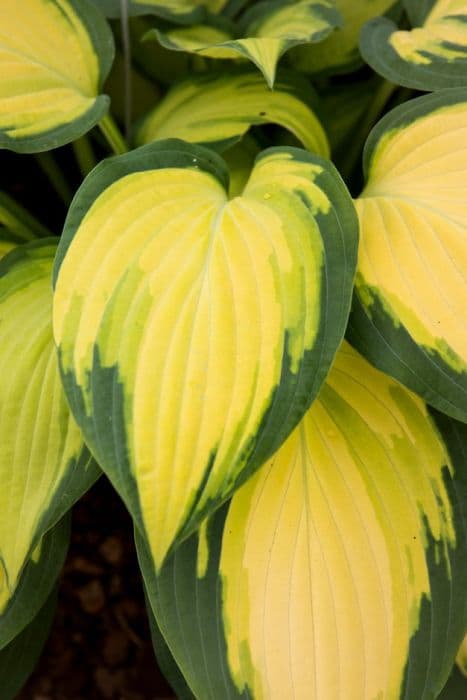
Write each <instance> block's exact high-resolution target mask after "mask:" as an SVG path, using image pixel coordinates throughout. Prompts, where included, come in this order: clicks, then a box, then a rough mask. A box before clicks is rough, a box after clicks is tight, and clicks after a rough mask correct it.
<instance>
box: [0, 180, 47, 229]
mask: <svg viewBox="0 0 467 700" xmlns="http://www.w3.org/2000/svg"><path fill="white" fill-rule="evenodd" d="M0 223H1V224H3V226H5V227H6V228H7V229H8V230H9V231H11V233H14V234H16V235H17V236H18V237H19V238H22V239H23V240H25V241H32V240H34V239H35V238H38V237H39V238H41V237H43V236H52V233H51V232H50V231H49V229H48V228H46V227H45V226H44V225H43V224H41V223H40V222H39V221H38V220H37V219H36V218H35V217H34V216H32V214H30V213H29V212H28V211H27V209H24V207H22V206H21V205H20V204H18V203H17V202H16V201H15V200H14V199H13V197H10V195H8V194H7V193H6V192H0Z"/></svg>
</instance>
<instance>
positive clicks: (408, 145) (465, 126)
mask: <svg viewBox="0 0 467 700" xmlns="http://www.w3.org/2000/svg"><path fill="white" fill-rule="evenodd" d="M466 155H467V91H466V90H445V91H440V92H438V93H433V94H432V95H427V96H424V97H421V98H418V99H416V100H412V101H410V102H408V103H406V104H404V105H402V106H401V107H398V108H397V109H395V110H393V111H392V112H391V113H390V114H388V115H387V116H386V117H385V118H384V119H382V120H381V122H380V123H379V124H378V125H377V126H376V128H375V129H374V130H373V132H372V134H371V135H370V137H369V139H368V142H367V145H366V148H365V169H366V176H367V185H366V187H365V189H364V190H363V192H362V194H361V196H360V197H359V198H358V200H357V202H356V204H357V211H358V214H359V219H360V228H361V242H360V251H359V262H358V274H357V282H356V290H355V304H354V309H353V314H352V317H351V323H350V329H349V330H350V335H349V337H350V340H351V342H352V343H353V344H354V345H356V346H357V347H358V348H359V349H360V350H361V352H363V353H364V354H365V355H366V356H367V357H368V358H369V359H370V360H371V362H373V363H374V364H375V365H376V366H377V367H379V368H380V369H382V370H384V371H385V372H388V373H389V374H392V375H393V376H395V377H396V378H397V379H399V380H400V381H402V382H403V383H404V384H406V385H407V386H408V387H409V388H411V389H413V390H414V391H416V392H417V393H419V394H420V395H421V396H423V397H424V398H425V400H426V401H428V402H429V403H431V404H432V405H434V406H435V407H437V408H439V409H440V410H441V411H444V412H446V413H448V414H449V415H452V416H454V417H455V418H459V419H460V420H464V421H465V420H467V304H466V299H467V285H466V270H467V236H466V234H467V200H466V197H465V192H466V187H467V158H466Z"/></svg>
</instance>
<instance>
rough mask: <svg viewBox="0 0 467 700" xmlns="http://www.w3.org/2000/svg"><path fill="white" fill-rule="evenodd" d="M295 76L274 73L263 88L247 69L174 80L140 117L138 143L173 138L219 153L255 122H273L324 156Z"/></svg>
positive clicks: (321, 136)
mask: <svg viewBox="0 0 467 700" xmlns="http://www.w3.org/2000/svg"><path fill="white" fill-rule="evenodd" d="M310 93H311V91H310V90H307V91H305V89H304V86H303V84H302V83H301V81H299V80H298V79H297V78H296V76H294V75H292V74H289V73H285V74H283V75H280V76H279V79H278V81H277V83H276V85H275V88H274V90H272V91H271V90H269V88H268V87H267V86H266V85H265V83H264V80H263V79H262V78H261V76H260V75H258V74H257V73H254V72H252V71H240V72H236V73H232V74H219V73H208V74H206V75H200V76H197V77H195V78H190V79H188V80H185V81H183V82H182V83H179V84H178V85H176V86H174V87H173V88H172V90H170V91H169V92H168V94H167V95H166V97H165V98H164V99H163V100H162V101H161V102H160V103H159V104H158V105H157V107H156V108H155V109H154V110H153V111H152V112H150V113H149V114H148V116H147V117H146V118H145V119H144V120H143V122H142V124H141V126H140V128H139V130H138V133H137V135H136V142H137V143H138V145H141V144H146V143H150V142H151V141H156V140H157V139H163V138H168V137H175V138H180V139H184V140H185V141H189V142H191V143H198V144H202V145H205V146H209V147H210V148H214V149H215V150H218V151H223V150H225V149H226V148H228V147H229V146H232V145H233V144H234V143H236V142H237V141H239V140H240V139H241V138H242V136H243V135H244V134H245V133H246V132H247V131H248V129H249V128H250V127H251V126H253V125H255V124H256V125H257V124H271V123H273V124H278V125H280V126H282V127H284V128H285V129H287V130H288V131H290V132H291V133H292V134H294V136H296V138H297V139H298V140H299V141H300V142H301V143H302V144H303V145H304V147H305V148H307V149H308V150H309V151H312V152H314V153H317V154H318V155H322V156H328V155H329V145H328V141H327V138H326V134H325V132H324V129H323V127H322V125H321V123H320V121H319V120H318V118H317V116H316V115H315V113H314V111H313V107H312V105H311V103H310V97H309V95H310Z"/></svg>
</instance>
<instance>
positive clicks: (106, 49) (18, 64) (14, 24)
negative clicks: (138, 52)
mask: <svg viewBox="0 0 467 700" xmlns="http://www.w3.org/2000/svg"><path fill="white" fill-rule="evenodd" d="M113 51H114V48H113V39H112V34H111V31H110V28H109V27H108V25H107V23H106V21H105V20H104V18H103V17H102V15H101V14H100V13H99V12H98V11H97V10H96V9H95V8H94V7H93V5H92V3H91V2H90V1H89V0H21V2H17V0H2V2H1V3H0V147H2V148H9V149H11V150H13V151H18V152H20V153H32V152H36V151H45V150H48V149H50V148H55V147H57V146H61V145H63V144H64V143H68V142H69V141H72V140H73V139H76V138H78V137H79V136H81V135H82V134H84V133H85V132H86V131H88V130H89V129H90V128H91V127H92V126H94V125H95V124H96V123H97V122H98V121H99V120H100V119H101V118H102V117H103V116H104V114H105V113H106V111H107V108H108V103H109V100H108V97H106V96H105V95H100V94H99V91H100V89H101V86H102V83H103V81H104V79H105V77H106V76H107V73H108V71H109V69H110V66H111V63H112V60H113Z"/></svg>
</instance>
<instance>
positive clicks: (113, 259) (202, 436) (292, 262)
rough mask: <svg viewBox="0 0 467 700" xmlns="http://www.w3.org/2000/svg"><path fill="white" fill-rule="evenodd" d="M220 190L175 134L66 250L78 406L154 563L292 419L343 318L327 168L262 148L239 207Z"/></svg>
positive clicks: (223, 177) (313, 388)
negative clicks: (149, 549) (145, 541)
mask: <svg viewBox="0 0 467 700" xmlns="http://www.w3.org/2000/svg"><path fill="white" fill-rule="evenodd" d="M227 181H228V173H227V170H226V167H225V163H224V162H223V161H222V159H221V158H220V157H219V156H217V155H216V154H215V153H213V152H212V151H208V150H207V149H205V148H200V147H196V146H192V145H190V144H187V143H184V142H182V141H178V140H175V139H173V140H168V141H158V142H156V143H153V144H149V145H148V146H143V147H142V148H140V149H138V150H136V151H133V152H132V153H130V154H128V155H125V156H121V157H119V158H114V159H110V160H108V161H106V162H104V163H102V164H101V165H100V166H98V167H97V168H95V169H94V171H93V172H92V173H91V174H90V175H89V176H88V178H87V179H86V181H85V182H84V184H83V185H82V187H81V189H80V190H79V192H78V194H77V195H76V197H75V199H74V201H73V204H72V206H71V209H70V213H69V216H68V219H67V222H66V225H65V230H64V235H63V237H62V239H61V243H60V247H59V252H58V256H57V263H56V274H55V276H56V286H55V295H54V299H55V301H54V309H55V310H54V328H55V331H54V333H55V340H56V343H57V345H58V348H59V356H60V362H61V368H62V374H63V378H64V385H65V389H66V391H67V395H68V398H69V401H70V405H71V406H72V410H73V411H74V414H75V416H76V419H77V421H78V423H79V424H80V426H81V427H82V429H83V431H84V435H85V439H86V440H87V441H88V444H89V445H90V447H91V449H93V451H95V454H96V455H98V459H99V463H100V464H101V466H102V467H103V469H104V470H105V471H106V473H107V474H108V476H109V477H110V479H111V480H112V482H113V483H114V485H115V487H116V488H117V490H118V491H119V492H120V494H121V495H122V497H123V499H124V500H125V502H126V503H127V505H128V508H129V510H130V512H131V513H132V514H133V516H134V518H135V520H136V523H137V526H138V527H139V528H140V529H141V530H142V531H145V532H146V533H147V535H148V537H149V540H150V543H151V549H152V552H153V556H154V560H155V562H156V564H157V566H160V565H161V564H162V562H163V561H164V559H165V557H166V555H167V553H168V552H169V550H170V549H171V547H172V546H173V545H174V543H176V542H178V541H180V540H181V539H183V538H184V537H186V536H187V535H188V534H189V533H190V532H191V531H192V530H193V529H194V528H195V527H196V526H197V525H198V524H199V523H200V521H201V519H202V518H203V517H204V515H205V514H207V513H209V512H211V511H212V510H213V509H214V508H215V507H217V506H218V505H219V504H220V503H221V502H222V501H224V500H225V499H226V498H228V497H229V496H230V495H231V493H232V492H233V490H234V489H235V488H236V487H237V486H238V484H239V483H240V482H242V481H243V480H245V479H246V478H247V476H248V475H249V474H251V473H252V471H254V470H255V469H256V468H257V467H259V466H260V464H262V463H263V462H264V460H265V459H266V458H267V457H268V456H269V455H270V454H272V452H273V451H274V450H275V449H276V448H277V447H278V446H279V444H280V443H281V442H282V441H283V440H284V439H285V437H286V436H287V435H288V433H289V432H290V431H291V430H292V428H293V427H294V426H295V425H296V423H297V422H298V421H299V420H300V417H301V416H302V414H303V412H304V411H305V410H306V407H307V405H309V403H310V402H311V401H312V399H313V397H314V396H316V394H317V392H318V390H319V387H320V385H321V383H322V381H323V380H324V378H325V376H326V373H327V371H328V369H329V366H330V364H331V362H332V359H333V357H334V353H335V351H336V348H337V347H338V345H339V343H340V340H341V338H342V335H343V332H344V329H345V325H346V319H347V313H348V304H349V295H351V288H352V282H353V276H354V264H355V262H356V260H355V254H356V247H357V222H356V219H355V218H354V216H355V214H354V208H353V205H352V201H351V199H350V196H349V195H348V192H347V190H346V189H345V186H344V184H343V183H342V181H341V179H340V178H339V176H338V174H337V171H336V170H335V169H334V167H333V166H332V165H331V163H329V162H328V161H325V160H323V159H321V158H318V157H317V156H312V155H311V154H309V153H307V152H306V151H302V150H300V149H291V148H290V149H288V148H277V149H269V150H267V151H264V152H263V153H261V154H260V156H258V158H257V159H256V164H255V166H254V168H253V171H252V174H251V176H250V179H249V181H248V183H247V185H246V187H245V189H244V190H243V192H242V194H241V196H239V197H235V198H234V199H232V200H230V201H229V199H228V197H227V194H226V190H227V187H228V182H227ZM109 427H110V428H111V429H109Z"/></svg>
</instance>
